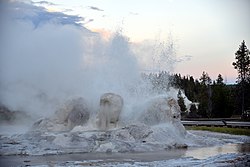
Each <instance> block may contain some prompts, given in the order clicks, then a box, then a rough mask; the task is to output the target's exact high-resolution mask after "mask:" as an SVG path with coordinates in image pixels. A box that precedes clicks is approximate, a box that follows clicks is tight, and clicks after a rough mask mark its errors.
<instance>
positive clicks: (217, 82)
mask: <svg viewBox="0 0 250 167" xmlns="http://www.w3.org/2000/svg"><path fill="white" fill-rule="evenodd" d="M216 85H224V83H223V78H222V75H221V74H219V75H218V78H217V79H216Z"/></svg>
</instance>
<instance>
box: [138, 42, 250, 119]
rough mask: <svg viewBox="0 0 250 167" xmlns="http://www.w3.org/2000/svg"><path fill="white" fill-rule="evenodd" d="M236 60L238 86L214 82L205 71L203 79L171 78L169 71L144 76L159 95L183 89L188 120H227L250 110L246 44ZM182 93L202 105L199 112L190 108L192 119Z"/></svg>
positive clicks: (180, 99) (249, 65)
mask: <svg viewBox="0 0 250 167" xmlns="http://www.w3.org/2000/svg"><path fill="white" fill-rule="evenodd" d="M235 60H236V61H235V62H233V63H232V65H233V66H234V68H235V69H236V70H237V71H238V74H239V76H238V78H237V83H236V84H231V85H227V84H225V82H224V79H223V77H222V75H221V74H218V77H217V79H216V80H214V81H212V80H211V78H210V76H209V74H208V73H207V72H205V71H203V72H202V74H201V77H200V78H199V79H195V78H194V77H193V76H181V74H170V73H168V72H166V71H162V72H160V73H150V74H143V76H144V79H146V80H149V81H150V82H151V84H152V85H153V90H154V91H156V92H159V93H160V92H162V91H165V92H167V91H168V90H169V88H170V87H174V88H176V89H179V92H178V103H179V105H180V108H181V111H182V112H183V114H184V116H187V117H203V118H227V117H231V116H232V115H242V114H243V113H244V112H245V111H246V110H250V59H249V50H248V49H247V47H246V45H245V42H244V41H243V42H242V43H241V45H240V47H239V50H237V52H236V53H235ZM181 90H182V91H181ZM182 92H184V93H185V95H186V97H187V98H188V99H189V100H190V101H192V102H197V103H199V105H198V109H197V108H196V107H194V106H191V107H190V112H189V114H188V115H187V114H186V113H185V111H186V110H187V106H185V104H184V97H183V96H182V95H181V94H182Z"/></svg>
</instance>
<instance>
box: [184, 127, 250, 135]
mask: <svg viewBox="0 0 250 167" xmlns="http://www.w3.org/2000/svg"><path fill="white" fill-rule="evenodd" d="M186 129H187V130H205V131H211V132H219V133H228V134H233V135H246V136H250V129H241V128H227V127H207V126H192V127H186Z"/></svg>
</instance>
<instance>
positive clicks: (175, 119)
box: [138, 96, 186, 135]
mask: <svg viewBox="0 0 250 167" xmlns="http://www.w3.org/2000/svg"><path fill="white" fill-rule="evenodd" d="M180 113H181V111H180V107H179V105H178V103H177V101H176V100H175V99H173V98H170V97H162V96H160V97H156V98H153V99H152V100H150V101H149V102H148V103H147V104H146V109H145V111H144V112H142V113H141V115H140V117H139V118H138V121H139V122H141V123H144V124H146V125H149V126H152V125H158V124H161V123H169V124H171V125H173V127H175V128H177V131H178V132H180V134H182V135H185V134H186V130H185V128H184V126H183V125H182V124H181V115H180Z"/></svg>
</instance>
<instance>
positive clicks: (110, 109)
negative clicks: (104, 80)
mask: <svg viewBox="0 0 250 167" xmlns="http://www.w3.org/2000/svg"><path fill="white" fill-rule="evenodd" d="M122 108H123V99H122V97H121V96H119V95H116V94H114V93H105V94H103V95H102V96H101V98H100V111H99V113H98V115H97V126H98V128H99V129H101V130H108V129H110V128H111V127H112V126H113V127H114V128H115V127H116V126H117V122H118V121H119V117H120V113H121V111H122Z"/></svg>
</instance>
